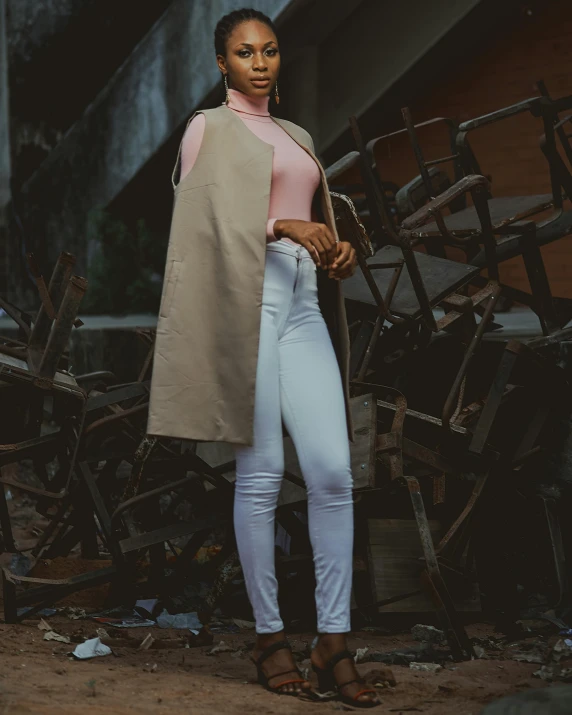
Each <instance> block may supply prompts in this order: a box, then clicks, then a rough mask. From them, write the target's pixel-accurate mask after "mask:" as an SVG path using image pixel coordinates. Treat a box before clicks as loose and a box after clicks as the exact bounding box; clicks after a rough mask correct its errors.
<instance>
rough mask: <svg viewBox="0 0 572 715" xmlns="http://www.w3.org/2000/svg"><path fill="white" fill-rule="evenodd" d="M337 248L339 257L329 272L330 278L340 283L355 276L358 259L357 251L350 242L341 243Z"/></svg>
mask: <svg viewBox="0 0 572 715" xmlns="http://www.w3.org/2000/svg"><path fill="white" fill-rule="evenodd" d="M336 246H337V249H338V255H337V256H336V259H335V261H334V263H333V264H332V265H331V267H330V269H329V271H328V276H329V277H330V278H335V279H336V280H338V281H339V280H343V279H344V278H349V277H350V276H352V275H353V274H354V271H355V269H356V264H357V257H356V252H355V249H354V247H353V246H352V244H351V243H349V241H340V242H339V243H337V244H336Z"/></svg>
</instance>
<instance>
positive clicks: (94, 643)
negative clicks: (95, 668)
mask: <svg viewBox="0 0 572 715" xmlns="http://www.w3.org/2000/svg"><path fill="white" fill-rule="evenodd" d="M112 652H113V651H112V650H111V648H110V647H109V646H107V645H105V644H103V643H102V642H101V640H100V639H99V638H90V639H89V640H87V641H85V642H84V643H80V644H79V645H78V646H77V647H76V649H75V650H74V651H73V653H72V654H71V655H73V656H74V657H75V658H77V659H78V660H88V658H97V657H98V656H104V655H111V653H112Z"/></svg>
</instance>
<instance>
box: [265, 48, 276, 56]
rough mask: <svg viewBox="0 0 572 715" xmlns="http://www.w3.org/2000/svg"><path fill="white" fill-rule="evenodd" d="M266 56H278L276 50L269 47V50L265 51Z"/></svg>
mask: <svg viewBox="0 0 572 715" xmlns="http://www.w3.org/2000/svg"><path fill="white" fill-rule="evenodd" d="M266 54H267V55H270V57H274V55H277V54H278V50H277V49H276V48H274V47H271V48H270V49H269V50H266Z"/></svg>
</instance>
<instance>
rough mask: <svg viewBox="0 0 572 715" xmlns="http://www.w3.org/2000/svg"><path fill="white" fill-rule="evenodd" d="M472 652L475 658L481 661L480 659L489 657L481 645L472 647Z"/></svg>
mask: <svg viewBox="0 0 572 715" xmlns="http://www.w3.org/2000/svg"><path fill="white" fill-rule="evenodd" d="M473 652H474V654H475V658H478V659H482V658H488V657H489V656H488V655H487V651H486V650H485V649H484V648H483V646H481V645H475V646H473Z"/></svg>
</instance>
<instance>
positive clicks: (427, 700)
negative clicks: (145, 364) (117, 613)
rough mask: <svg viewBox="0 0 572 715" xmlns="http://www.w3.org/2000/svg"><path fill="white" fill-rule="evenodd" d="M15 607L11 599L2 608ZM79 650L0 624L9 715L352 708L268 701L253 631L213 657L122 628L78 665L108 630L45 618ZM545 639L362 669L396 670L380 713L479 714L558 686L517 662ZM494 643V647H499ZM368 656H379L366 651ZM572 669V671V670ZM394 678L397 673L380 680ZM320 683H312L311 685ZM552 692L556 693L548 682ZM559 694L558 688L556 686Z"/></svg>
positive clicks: (296, 638)
mask: <svg viewBox="0 0 572 715" xmlns="http://www.w3.org/2000/svg"><path fill="white" fill-rule="evenodd" d="M10 512H11V516H12V520H13V526H14V535H15V537H16V540H17V543H18V546H19V547H20V549H22V550H24V551H25V550H26V549H29V548H30V547H31V546H32V545H33V544H34V543H35V541H36V539H37V535H38V533H41V530H42V529H43V528H44V527H45V523H44V521H43V519H42V518H41V517H39V516H38V514H37V513H36V512H35V510H34V508H33V504H32V503H31V502H30V500H28V499H27V498H24V497H21V496H18V497H17V498H15V499H14V500H13V501H11V502H10ZM10 558H11V555H10V554H7V553H5V554H3V555H2V556H1V557H0V565H8V563H9V562H10ZM96 565H99V566H101V565H103V564H102V563H101V562H98V564H95V565H94V564H93V563H91V562H88V561H84V560H82V559H80V558H78V557H77V555H75V558H71V559H61V560H60V559H56V560H54V561H51V562H42V561H38V562H37V563H36V565H35V567H34V570H33V573H34V574H35V575H36V576H38V577H49V578H63V577H65V576H70V575H72V573H80V572H82V571H84V570H90V569H91V568H94V566H96ZM104 598H105V588H103V589H102V588H99V589H90V590H88V591H82V592H79V593H76V594H73V595H72V596H69V597H68V598H67V599H65V600H64V601H61V602H59V603H58V604H57V605H58V606H63V605H66V604H67V605H69V606H80V607H84V608H87V609H90V607H91V610H92V611H93V610H99V608H101V606H102V605H103V603H102V602H103V600H104ZM2 608H3V604H2V601H1V595H0V611H2ZM44 620H45V621H46V622H47V623H49V626H50V627H51V628H52V629H53V630H54V631H56V632H57V633H59V634H61V635H64V636H68V637H69V638H70V640H71V644H69V645H67V644H64V643H60V642H55V641H45V640H43V638H44V633H45V631H42V630H40V629H39V628H38V625H39V624H40V619H39V617H36V618H34V619H27V620H25V621H24V622H23V623H21V624H18V625H6V624H1V623H0V715H20V714H22V715H24V713H25V714H27V715H78V713H82V714H83V713H90V714H91V713H93V715H99V714H100V713H101V714H103V713H105V714H106V715H134V714H139V713H140V714H141V715H143V714H145V715H146V714H147V713H154V714H155V715H193V714H195V713H196V714H198V713H217V714H218V713H220V714H221V715H223V714H224V715H234V714H235V713H250V712H255V713H276V714H277V715H294V714H296V715H297V714H302V713H304V714H308V715H313V714H314V713H329V712H331V711H333V710H336V711H340V710H350V708H347V707H346V706H344V705H342V704H341V703H340V702H339V701H335V700H328V701H321V702H318V703H316V702H310V701H307V700H302V699H298V698H292V697H284V696H278V695H275V694H272V693H268V692H267V691H265V690H263V689H262V688H261V686H259V685H258V684H256V682H255V669H254V666H253V664H252V663H251V662H250V660H249V656H248V653H249V647H250V646H251V645H252V643H253V641H254V632H253V631H252V630H241V631H240V632H239V633H225V632H221V633H214V634H213V637H214V645H215V646H216V645H217V644H218V643H220V641H224V643H225V646H226V648H227V650H225V651H223V652H219V653H217V654H215V655H213V654H209V651H211V650H212V649H213V644H210V645H204V646H203V645H199V646H196V645H195V647H186V646H188V645H189V632H188V631H181V630H174V629H162V628H159V627H151V628H133V629H117V628H113V627H111V626H107V627H106V630H107V636H102V640H103V642H104V643H106V644H107V645H109V646H110V647H111V648H112V651H113V653H112V654H111V655H107V656H104V657H98V658H94V659H92V660H85V661H78V660H76V659H74V658H73V657H71V656H70V655H69V653H70V651H72V650H73V649H74V648H75V644H76V643H82V642H83V641H84V640H86V639H87V638H92V637H95V636H96V635H98V633H97V629H98V628H100V624H98V623H96V622H95V621H93V620H90V619H82V620H70V618H68V617H67V616H66V615H60V614H58V615H55V616H52V617H49V618H45V619H44ZM539 626H540V629H541V630H542V633H541V634H540V635H539V634H538V632H537V633H536V635H534V634H533V633H530V635H529V636H528V637H527V638H524V639H520V640H519V641H518V643H512V644H511V643H506V642H505V643H502V644H499V645H495V647H493V648H492V649H491V648H488V647H486V648H485V650H486V656H487V657H486V658H484V659H478V660H473V661H469V662H463V663H454V662H452V661H449V662H446V663H445V665H444V667H443V669H442V670H441V671H440V672H438V673H428V672H418V671H414V670H411V669H410V668H409V667H408V666H403V665H391V666H387V665H384V664H382V663H377V662H364V663H361V664H360V665H359V666H358V668H359V670H360V672H361V673H362V675H364V676H366V677H368V676H370V677H371V680H372V681H373V682H375V681H376V680H378V681H379V680H381V679H383V680H387V679H388V678H387V669H388V668H390V670H391V672H392V674H393V677H394V679H395V681H396V684H395V686H393V687H382V688H380V689H379V695H380V699H381V701H382V704H381V706H380V707H378V708H376V709H375V710H374V711H373V712H377V713H380V714H381V713H397V714H399V713H404V714H405V713H410V712H413V713H425V715H478V713H480V712H481V710H482V708H483V707H484V706H485V705H486V704H487V703H488V702H491V701H493V700H496V699H498V698H501V697H503V696H504V695H507V694H509V693H515V692H520V691H523V690H526V689H528V688H538V687H543V686H546V685H547V684H546V683H544V682H543V681H542V680H539V679H538V678H535V677H533V673H534V672H535V671H536V670H538V668H539V667H540V665H538V664H534V663H529V662H519V661H515V660H514V659H513V657H514V656H515V655H516V654H517V653H520V654H521V655H522V654H523V653H524V654H527V653H532V652H536V651H538V650H539V648H540V650H541V651H542V650H543V649H544V651H546V650H547V649H548V648H549V647H550V646H551V645H553V644H554V642H555V641H556V640H558V636H557V633H556V629H555V628H554V627H552V626H551V625H550V624H548V628H547V627H546V626H547V624H546V622H541V623H540V624H539ZM468 633H469V636H470V637H471V638H478V639H480V642H481V643H484V644H485V645H487V644H488V643H493V644H494V643H495V640H496V639H498V638H499V636H498V634H494V633H493V629H492V626H489V625H485V624H477V625H473V626H469V627H468ZM148 634H151V635H152V637H153V638H154V639H155V640H154V642H153V643H152V645H151V647H150V648H149V649H148V650H140V649H139V645H140V644H141V642H142V640H143V639H144V638H145V637H146V636H147V635H148ZM312 638H313V636H312V635H311V634H309V633H305V634H294V635H290V642H291V644H292V647H293V651H294V655H295V657H296V660H297V661H298V663H299V665H300V667H301V668H302V669H304V668H306V667H308V665H309V660H308V656H309V652H310V646H311V642H312ZM491 639H492V640H491ZM349 645H350V648H351V649H352V650H355V649H358V648H360V649H361V648H369V649H370V650H369V653H370V654H371V653H375V652H377V653H380V652H381V653H386V652H388V651H393V650H395V649H403V648H407V647H413V646H415V645H417V646H418V645H419V644H416V643H415V641H414V640H413V639H412V637H411V635H410V634H409V633H406V634H392V635H385V634H380V633H373V632H371V631H367V632H361V633H355V634H354V635H353V637H352V638H351V639H350V643H349ZM366 658H367V655H366ZM570 665H572V663H570ZM380 671H384V673H385V675H384V676H382V677H381V678H380V677H377V678H376V677H375V674H376V673H377V674H379V673H380ZM310 679H311V678H310ZM548 687H552V686H548ZM556 687H558V686H556Z"/></svg>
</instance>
